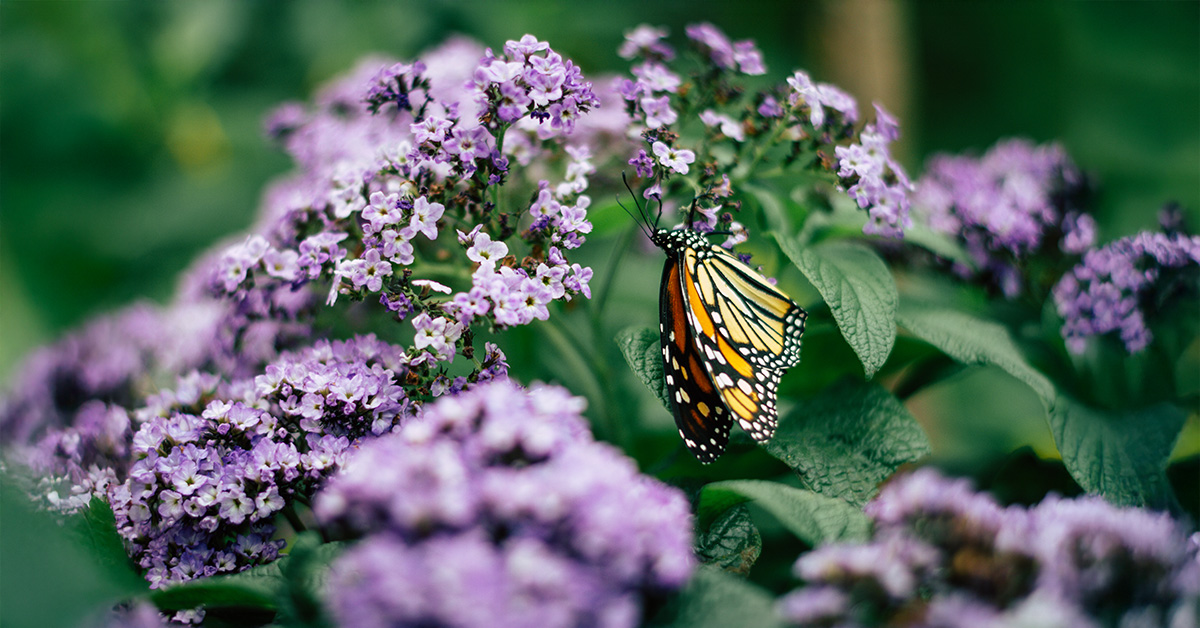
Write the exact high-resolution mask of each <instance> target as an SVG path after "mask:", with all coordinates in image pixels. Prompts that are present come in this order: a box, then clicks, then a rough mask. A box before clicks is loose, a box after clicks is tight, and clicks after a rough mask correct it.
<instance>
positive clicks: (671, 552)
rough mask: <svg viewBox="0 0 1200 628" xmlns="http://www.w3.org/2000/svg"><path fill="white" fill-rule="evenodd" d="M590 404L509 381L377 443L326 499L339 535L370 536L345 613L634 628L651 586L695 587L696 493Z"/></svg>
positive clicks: (438, 409)
mask: <svg viewBox="0 0 1200 628" xmlns="http://www.w3.org/2000/svg"><path fill="white" fill-rule="evenodd" d="M494 359H496V358H495V357H494V356H491V355H490V351H489V357H488V358H486V360H488V361H491V360H494ZM500 360H502V357H500ZM581 410H582V403H581V400H579V399H575V398H572V397H570V396H569V395H568V394H567V393H566V391H564V390H563V389H561V388H554V387H542V386H539V387H534V388H533V389H531V390H529V391H525V390H522V389H520V388H519V387H517V386H516V385H515V384H513V383H512V382H510V381H507V380H501V381H498V382H495V383H492V384H488V385H485V386H477V387H475V388H473V389H471V390H469V391H466V392H463V393H461V394H459V395H457V396H455V397H447V398H444V399H442V400H440V401H438V402H437V403H435V404H433V405H431V406H429V407H428V408H427V409H426V410H425V412H424V414H423V415H422V417H421V418H420V419H419V420H414V421H411V422H408V423H406V424H405V425H404V426H403V427H402V428H401V429H400V430H399V431H398V432H397V433H395V434H393V435H390V436H388V437H385V438H381V439H378V440H376V441H374V442H373V443H371V444H369V445H365V446H364V447H362V449H361V450H359V452H358V453H357V454H355V455H354V456H353V457H352V458H351V459H350V460H348V461H347V463H346V465H345V466H344V468H343V471H342V472H341V473H340V474H339V475H337V476H336V477H335V478H333V479H332V480H331V481H330V483H329V484H328V485H327V487H326V488H325V489H324V490H323V491H322V492H321V493H320V494H319V495H318V497H317V500H316V514H317V516H318V518H319V520H320V521H321V522H322V524H323V525H324V526H325V527H326V528H327V529H328V530H333V531H339V532H340V533H342V534H348V535H360V536H365V538H364V540H362V541H361V542H360V543H359V545H358V546H356V547H355V548H354V549H352V550H350V551H349V552H347V553H346V555H344V556H343V557H342V558H340V559H339V560H338V561H337V562H336V563H335V564H334V566H333V576H332V582H331V586H330V590H329V595H328V599H329V602H330V605H331V608H332V609H333V612H334V615H335V616H336V617H337V619H338V620H339V621H340V622H342V623H344V624H350V625H357V622H379V623H383V624H403V623H407V622H426V623H433V624H448V623H449V624H454V625H485V624H486V625H562V626H574V625H580V624H591V623H594V622H600V621H604V622H613V625H618V626H633V625H635V624H636V623H637V622H638V621H639V619H640V617H641V610H640V608H641V603H642V596H643V595H644V594H646V593H657V592H667V591H671V590H675V589H678V588H679V587H680V586H682V584H683V583H684V581H685V580H686V579H687V578H688V576H689V574H690V572H691V569H692V565H693V562H692V561H693V559H692V554H691V548H690V530H691V523H690V518H689V514H688V507H687V503H686V500H684V499H683V496H682V495H681V494H680V493H678V492H677V491H675V490H674V489H670V488H668V487H666V486H664V485H662V484H659V483H658V482H656V481H654V480H652V479H650V478H647V477H644V476H640V475H639V474H638V473H637V471H636V469H635V468H634V466H633V465H632V464H631V463H630V462H629V461H628V460H626V459H625V458H623V457H622V456H620V455H619V454H617V453H616V452H615V451H614V450H612V449H611V448H609V447H608V446H606V445H601V444H599V443H596V442H594V441H592V440H591V438H590V436H589V434H588V432H587V425H586V422H585V421H584V420H583V419H582V417H581V416H580V414H579V413H580V411H581ZM466 591H469V593H466ZM463 595H469V597H470V599H472V600H473V603H472V604H469V605H463V604H462V603H461V602H462V599H464V598H462V597H461V596H463ZM531 596H532V597H531ZM518 600H525V602H524V603H517V601H518ZM534 600H536V603H534V602H533V601H534Z"/></svg>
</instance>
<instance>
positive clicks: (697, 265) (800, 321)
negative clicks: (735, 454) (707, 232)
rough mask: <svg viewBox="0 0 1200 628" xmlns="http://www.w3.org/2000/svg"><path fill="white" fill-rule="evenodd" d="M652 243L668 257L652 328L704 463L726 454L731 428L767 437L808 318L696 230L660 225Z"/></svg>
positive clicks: (691, 443) (678, 414)
mask: <svg viewBox="0 0 1200 628" xmlns="http://www.w3.org/2000/svg"><path fill="white" fill-rule="evenodd" d="M650 239H651V241H652V242H654V244H655V245H656V246H658V247H659V248H661V249H662V250H663V251H664V252H665V253H666V254H667V262H666V264H665V266H664V267H663V276H662V284H661V288H660V293H659V307H660V323H659V331H660V333H661V337H662V341H661V344H662V353H663V374H664V376H665V378H666V383H667V390H668V392H669V393H670V397H671V403H672V410H673V414H674V416H675V423H676V425H677V426H678V428H679V433H680V436H682V437H683V440H684V443H685V444H686V445H687V447H688V449H689V450H690V451H691V452H692V453H693V454H694V455H695V456H696V457H697V458H698V459H699V460H700V461H701V462H704V463H708V462H712V461H713V460H715V459H716V458H717V456H719V455H721V453H722V452H724V450H725V446H726V444H727V443H728V441H729V431H730V428H731V427H732V425H733V423H735V422H736V423H738V424H739V425H740V426H741V428H742V429H743V430H745V431H746V432H748V433H749V434H750V436H751V437H753V438H754V440H756V441H758V442H765V441H767V440H769V439H770V438H771V436H772V435H773V434H774V433H775V427H776V424H777V423H778V410H777V408H776V405H775V397H776V390H777V389H778V387H779V379H780V377H781V376H782V374H783V372H784V371H785V370H787V369H788V368H790V367H791V366H794V365H795V364H797V363H798V362H799V361H800V336H801V334H802V333H803V332H804V321H805V319H806V317H807V314H806V313H805V311H804V309H803V308H801V307H800V306H799V305H797V304H796V303H795V302H794V301H792V300H791V299H790V298H789V297H788V296H787V295H786V294H784V293H783V292H782V291H780V290H779V289H777V288H775V286H773V285H771V283H770V282H768V281H767V279H766V278H765V277H763V276H762V275H760V274H759V273H757V272H756V271H754V270H753V269H751V268H750V267H749V266H747V265H746V264H744V263H742V262H741V260H739V259H737V257H736V256H734V255H733V254H732V253H730V252H729V251H727V250H725V249H724V248H722V247H720V246H717V245H714V244H712V243H711V242H709V241H708V240H707V239H706V238H705V237H704V236H703V235H702V234H700V233H699V232H697V231H693V230H690V229H675V230H666V229H658V230H656V231H654V232H653V233H652V234H651V237H650Z"/></svg>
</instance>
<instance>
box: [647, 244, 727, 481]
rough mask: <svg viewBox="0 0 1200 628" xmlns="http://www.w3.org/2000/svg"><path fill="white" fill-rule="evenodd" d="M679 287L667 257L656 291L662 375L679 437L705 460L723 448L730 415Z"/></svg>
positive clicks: (679, 279) (673, 261)
mask: <svg viewBox="0 0 1200 628" xmlns="http://www.w3.org/2000/svg"><path fill="white" fill-rule="evenodd" d="M684 286H685V280H684V279H683V278H682V277H681V273H680V264H679V260H677V259H676V258H675V257H674V256H670V255H668V256H667V264H666V266H664V267H663V276H662V286H661V288H660V292H659V333H660V334H661V336H662V352H663V375H664V376H665V377H666V381H667V391H668V392H669V393H670V396H671V408H672V410H673V412H674V415H675V425H676V426H678V427H679V435H680V436H682V437H683V442H684V444H686V445H687V448H688V449H689V450H690V451H691V452H692V454H693V455H695V456H696V458H697V459H699V460H700V462H703V463H706V464H707V463H709V462H712V461H713V460H716V458H717V456H719V455H721V453H722V452H724V451H725V445H726V444H728V442H729V430H730V427H731V426H732V425H733V419H732V417H731V416H730V414H729V409H728V408H727V407H726V404H725V402H724V401H723V399H722V396H721V393H720V392H719V391H718V389H717V387H716V385H714V383H713V379H712V375H711V373H710V371H709V368H708V367H707V366H706V362H707V360H706V358H705V356H704V355H703V354H702V353H701V350H700V348H699V346H698V345H697V343H696V334H695V333H694V332H693V330H692V325H691V319H692V318H694V317H693V316H692V315H691V314H690V313H689V311H688V299H687V298H686V296H685V293H684Z"/></svg>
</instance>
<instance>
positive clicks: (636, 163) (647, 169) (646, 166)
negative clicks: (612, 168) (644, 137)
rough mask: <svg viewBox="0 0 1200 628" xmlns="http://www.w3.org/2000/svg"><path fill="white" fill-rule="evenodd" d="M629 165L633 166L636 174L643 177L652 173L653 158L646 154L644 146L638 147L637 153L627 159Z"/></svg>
mask: <svg viewBox="0 0 1200 628" xmlns="http://www.w3.org/2000/svg"><path fill="white" fill-rule="evenodd" d="M629 165H631V166H633V167H634V172H635V173H636V174H637V176H639V177H642V178H643V179H644V178H647V177H649V176H650V175H652V174H654V160H653V159H651V158H650V156H649V155H647V154H646V149H644V148H639V149H638V154H637V155H635V156H634V157H633V158H631V159H630V160H629Z"/></svg>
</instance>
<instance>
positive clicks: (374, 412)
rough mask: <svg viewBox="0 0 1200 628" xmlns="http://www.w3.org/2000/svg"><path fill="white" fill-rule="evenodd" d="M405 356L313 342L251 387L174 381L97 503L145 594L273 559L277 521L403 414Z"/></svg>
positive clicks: (362, 343)
mask: <svg viewBox="0 0 1200 628" xmlns="http://www.w3.org/2000/svg"><path fill="white" fill-rule="evenodd" d="M403 357H404V353H403V351H402V350H401V349H400V348H398V347H393V346H391V345H386V344H383V343H380V342H378V341H377V340H375V339H374V338H373V337H370V336H368V337H360V338H356V339H353V340H350V341H345V342H334V343H330V342H324V341H322V342H318V343H317V344H316V345H314V346H312V347H310V348H308V349H306V350H303V351H300V352H295V353H285V354H283V355H282V356H280V358H279V359H278V360H277V361H275V362H274V363H272V364H270V365H269V366H268V367H267V368H266V369H265V370H264V372H263V373H262V374H261V375H259V376H258V377H257V378H255V379H254V380H242V381H232V382H224V381H222V382H220V383H217V384H215V386H214V388H211V389H210V388H199V389H197V386H198V384H197V382H196V380H199V379H202V378H199V376H191V377H185V378H181V379H180V380H179V385H178V387H177V388H176V389H175V390H168V391H163V392H161V393H159V395H157V399H151V402H152V405H149V406H147V407H145V408H140V409H138V410H137V411H136V412H135V415H136V416H137V419H138V421H139V422H140V423H141V427H140V428H139V429H138V431H137V433H136V434H135V435H134V436H133V438H132V443H133V452H132V454H133V455H132V457H133V459H134V460H136V462H134V463H133V464H132V466H131V467H130V468H129V471H128V474H127V478H123V481H121V482H111V483H110V484H109V486H108V489H107V491H106V496H107V499H108V501H109V503H110V504H111V505H112V508H113V512H114V515H115V517H116V523H117V529H118V532H119V533H120V534H121V536H122V537H123V538H124V539H125V540H126V541H127V543H128V544H129V548H130V550H131V555H132V557H133V559H134V560H135V561H136V562H137V563H138V564H139V565H140V566H141V567H142V568H143V569H146V570H147V572H146V573H147V578H148V579H149V580H150V581H151V585H152V586H153V587H156V588H157V587H161V586H164V585H166V584H168V583H172V582H180V581H184V580H188V579H191V578H194V577H199V576H203V575H212V574H213V573H217V572H218V571H222V572H224V571H241V570H243V569H245V568H247V567H250V566H253V565H256V564H263V563H267V562H270V561H272V560H274V559H275V557H276V556H277V555H278V550H279V549H280V544H279V543H277V542H275V541H266V540H265V539H269V538H270V537H271V536H272V535H273V534H274V530H275V528H274V524H273V519H274V517H275V515H276V514H277V513H279V512H280V511H281V510H283V509H284V508H285V507H286V506H288V505H289V504H290V503H291V502H292V500H293V499H294V498H295V497H297V496H300V497H310V496H311V495H312V492H313V491H314V490H315V487H316V486H317V485H318V484H319V483H320V480H322V479H324V478H325V477H326V476H328V475H329V474H331V473H333V472H334V471H335V470H336V469H337V468H338V466H339V465H340V464H341V462H342V459H343V457H344V452H345V451H346V450H347V449H348V448H349V447H350V446H351V443H352V442H356V441H358V440H359V439H362V438H367V437H370V436H371V435H374V434H379V433H382V432H384V431H386V430H387V429H390V428H391V427H392V426H393V425H395V424H398V423H399V422H400V421H401V420H403V419H404V418H405V417H406V416H408V413H409V411H410V406H409V402H408V400H407V397H406V393H405V391H404V389H403V388H402V387H401V385H400V383H401V382H402V381H403V378H404V376H405V375H406V374H407V373H408V370H407V366H406V365H405V363H404V362H403ZM205 398H208V399H209V400H208V401H207V402H204V403H201V400H202V399H205ZM228 538H236V539H239V541H238V542H237V544H236V546H235V549H234V550H233V551H232V552H229V551H226V545H225V541H224V540H225V539H228ZM280 543H281V542H280Z"/></svg>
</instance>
